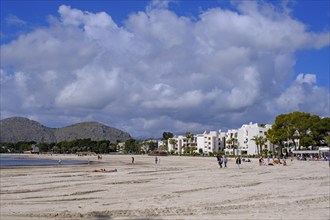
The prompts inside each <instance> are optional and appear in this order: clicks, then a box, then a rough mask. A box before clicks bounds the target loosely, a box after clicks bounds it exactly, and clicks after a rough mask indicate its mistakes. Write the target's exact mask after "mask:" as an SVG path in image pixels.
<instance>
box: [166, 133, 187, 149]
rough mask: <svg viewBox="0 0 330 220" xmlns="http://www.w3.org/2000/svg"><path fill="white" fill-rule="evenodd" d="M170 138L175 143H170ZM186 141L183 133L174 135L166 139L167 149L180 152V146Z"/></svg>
mask: <svg viewBox="0 0 330 220" xmlns="http://www.w3.org/2000/svg"><path fill="white" fill-rule="evenodd" d="M171 139H172V140H175V141H176V144H171ZM185 142H186V137H185V136H183V135H178V136H174V137H173V138H169V139H168V151H169V152H172V151H173V152H174V153H177V154H182V148H183V147H184V144H185Z"/></svg>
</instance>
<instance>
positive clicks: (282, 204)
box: [0, 155, 330, 220]
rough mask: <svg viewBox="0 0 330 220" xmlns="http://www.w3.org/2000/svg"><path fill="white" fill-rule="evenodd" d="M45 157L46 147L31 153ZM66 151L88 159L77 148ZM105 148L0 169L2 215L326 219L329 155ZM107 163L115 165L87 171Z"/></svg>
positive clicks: (114, 217)
mask: <svg viewBox="0 0 330 220" xmlns="http://www.w3.org/2000/svg"><path fill="white" fill-rule="evenodd" d="M29 156H31V157H47V158H49V157H50V156H48V155H29ZM59 157H61V159H62V160H65V159H83V160H86V159H90V160H91V162H93V161H98V160H97V157H95V156H93V157H92V156H91V157H90V158H88V157H83V158H81V157H77V156H75V155H71V156H70V155H67V156H63V155H61V156H55V155H53V156H52V158H53V159H57V158H59ZM134 157H135V161H134V164H132V163H131V156H130V155H103V157H102V160H101V161H102V163H91V164H90V165H79V166H62V165H57V166H45V167H29V168H10V169H1V172H0V174H1V176H0V177H1V178H0V180H1V198H0V206H1V216H0V217H1V218H0V219H17V218H18V217H20V218H19V219H31V218H33V219H36V218H37V219H39V218H41V219H49V218H54V219H64V218H69V219H70V218H71V219H80V218H85V219H102V218H104V219H290V220H291V219H299V220H300V219H329V217H330V213H329V204H330V201H329V185H330V183H329V180H330V177H329V172H330V169H329V166H328V163H327V162H326V161H298V160H294V161H293V162H291V161H289V160H288V161H287V166H283V165H275V166H259V164H258V160H257V159H253V160H252V162H251V163H244V162H243V163H242V164H241V169H238V167H237V166H236V165H235V162H234V159H230V160H229V163H228V168H222V169H220V168H219V165H218V163H217V160H216V158H215V157H179V156H168V157H159V159H160V163H158V164H155V160H154V157H151V156H142V155H136V156H134ZM95 169H107V170H114V169H117V172H111V173H102V172H92V171H93V170H95Z"/></svg>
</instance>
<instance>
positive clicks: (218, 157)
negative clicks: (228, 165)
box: [217, 154, 223, 168]
mask: <svg viewBox="0 0 330 220" xmlns="http://www.w3.org/2000/svg"><path fill="white" fill-rule="evenodd" d="M217 160H218V164H219V166H220V168H222V163H223V159H222V156H221V155H219V154H218V155H217Z"/></svg>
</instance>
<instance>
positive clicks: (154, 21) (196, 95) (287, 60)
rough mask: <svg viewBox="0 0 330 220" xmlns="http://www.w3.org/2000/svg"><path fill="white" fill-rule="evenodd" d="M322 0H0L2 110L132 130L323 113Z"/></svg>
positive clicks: (325, 48)
mask: <svg viewBox="0 0 330 220" xmlns="http://www.w3.org/2000/svg"><path fill="white" fill-rule="evenodd" d="M329 4H330V2H329V1H326V0H324V1H322V0H316V1H197V0H196V1H179V0H177V1H1V118H7V117H11V116H24V117H29V118H31V119H35V120H37V121H39V122H41V123H43V124H45V125H47V126H50V127H61V126H66V125H69V124H71V123H76V122H81V121H99V122H101V123H104V124H107V125H110V126H114V127H117V128H119V129H123V130H126V131H128V132H130V133H131V135H133V136H135V137H160V136H161V134H162V132H163V131H171V132H173V133H185V132H186V131H192V132H194V133H198V132H203V131H204V130H218V129H222V130H226V129H233V128H237V127H240V126H241V125H242V124H243V123H248V122H250V121H252V122H258V123H272V122H273V121H274V118H275V117H276V115H278V114H282V113H287V112H290V111H296V110H299V111H306V112H310V113H312V114H318V115H320V116H326V117H329V90H330V81H329V69H330V68H329V59H330V57H329V44H330V42H329V41H330V40H329V28H330V24H329V23H330V22H329V20H330V12H329V8H330V5H329Z"/></svg>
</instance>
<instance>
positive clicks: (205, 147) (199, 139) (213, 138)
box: [195, 131, 225, 154]
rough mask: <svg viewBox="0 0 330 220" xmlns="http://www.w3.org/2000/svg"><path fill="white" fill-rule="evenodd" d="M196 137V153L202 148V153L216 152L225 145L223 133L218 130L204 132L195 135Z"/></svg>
mask: <svg viewBox="0 0 330 220" xmlns="http://www.w3.org/2000/svg"><path fill="white" fill-rule="evenodd" d="M195 137H196V144H197V145H196V146H197V149H196V151H195V152H196V153H199V152H200V149H202V151H203V153H204V154H208V153H210V152H212V153H218V152H220V151H221V150H222V149H223V148H224V146H225V133H224V132H218V131H210V132H206V131H205V132H204V133H203V134H198V135H195Z"/></svg>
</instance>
